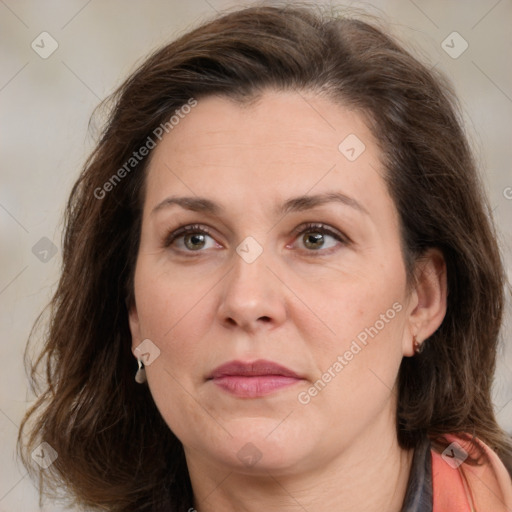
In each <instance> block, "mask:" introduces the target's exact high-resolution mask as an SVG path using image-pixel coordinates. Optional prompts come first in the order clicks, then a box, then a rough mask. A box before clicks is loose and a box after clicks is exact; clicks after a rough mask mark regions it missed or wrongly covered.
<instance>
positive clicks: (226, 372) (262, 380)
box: [209, 359, 302, 398]
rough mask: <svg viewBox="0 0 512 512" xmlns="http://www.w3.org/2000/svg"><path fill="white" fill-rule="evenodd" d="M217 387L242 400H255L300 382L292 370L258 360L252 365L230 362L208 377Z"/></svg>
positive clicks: (299, 378) (300, 378)
mask: <svg viewBox="0 0 512 512" xmlns="http://www.w3.org/2000/svg"><path fill="white" fill-rule="evenodd" d="M209 380H212V381H213V382H214V383H215V384H217V386H219V387H220V388H222V389H224V390H225V391H227V392H229V393H231V394H233V395H235V396H238V397H244V398H257V397H260V396H263V395H267V394H269V393H272V392H273V391H276V390H278V389H281V388H284V387H287V386H291V385H292V384H295V383H297V382H299V381H300V380H302V377H300V376H299V375H297V374H296V373H295V372H293V371H292V370H290V369H288V368H285V367H284V366H281V365H279V364H277V363H273V362H272V361H265V360H263V359H260V360H258V361H254V362H252V363H244V362H242V361H230V362H229V363H226V364H223V365H221V366H219V367H218V368H216V369H215V370H214V371H213V372H212V373H211V375H210V377H209Z"/></svg>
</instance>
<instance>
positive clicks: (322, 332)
mask: <svg viewBox="0 0 512 512" xmlns="http://www.w3.org/2000/svg"><path fill="white" fill-rule="evenodd" d="M349 134H356V135H357V137H358V138H359V139H360V140H361V141H363V142H364V144H365V146H366V149H365V151H364V152H363V153H362V154H361V155H360V156H359V157H358V158H357V159H356V160H355V161H352V162H351V161H349V160H348V159H347V158H346V157H345V156H344V154H342V153H341V152H340V150H339V149H338V146H339V144H340V142H342V141H343V140H344V139H345V137H346V136H347V135H349ZM379 157H380V151H379V149H378V146H377V143H376V141H375V139H374V137H373V136H372V134H371V132H370V130H369V128H368V127H367V125H366V124H365V122H364V119H363V117H362V116H361V115H360V114H359V113H357V112H355V111H352V110H349V109H348V108H346V107H343V106H341V105H339V104H335V103H334V102H332V101H331V100H328V99H326V98H322V97H319V96H317V95H315V94H313V93H306V92H302V93H301V94H298V93H296V92H276V91H266V92H265V93H264V95H263V96H262V98H261V99H260V100H259V101H258V102H257V103H255V104H252V105H251V106H248V107H241V106H239V105H238V104H236V103H234V102H232V101H231V100H228V99H226V98H222V97H213V96H211V97H207V98H204V99H200V100H199V101H198V104H197V106H196V107H195V108H194V109H192V111H191V113H190V114H188V115H187V116H186V117H185V118H184V119H183V120H181V121H180V123H179V125H177V126H176V127H175V128H174V129H173V130H172V131H171V132H170V133H169V134H167V135H166V136H165V137H164V138H163V139H162V141H161V143H160V144H159V145H158V146H157V148H155V150H154V151H153V154H152V155H151V162H150V165H149V167H148V175H147V189H146V196H145V201H144V209H143V222H142V231H141V243H140V248H139V253H138V257H137V263H136V271H135V304H134V305H133V307H132V308H131V309H130V315H129V319H130V329H131V332H132V351H133V353H134V355H135V357H137V356H138V355H139V354H138V353H137V352H136V350H135V349H136V347H137V346H138V345H139V344H140V343H141V342H142V341H143V340H144V339H150V340H151V342H152V343H154V344H155V346H157V347H158V349H159V350H160V354H159V356H158V357H156V358H155V359H154V361H153V362H151V364H150V365H148V366H146V374H147V379H148V385H149V387H150V391H151V394H152V396H153V399H154V400H155V403H156V405H157V407H158V409H159V411H160V412H161V414H162V416H163V418H164V419H165V421H166V423H167V424H168V425H169V428H170V429H171V430H172V431H173V432H174V433H175V434H176V436H177V437H178V438H179V439H180V441H181V442H182V443H183V445H184V450H185V455H186V459H187V464H188V468H189V473H190V478H191V482H192V486H193V491H194V496H195V502H194V503H191V504H190V507H195V508H196V509H198V510H199V511H200V512H213V511H218V510H223V511H228V512H229V511H235V510H236V511H247V512H249V511H261V510H269V511H274V510H280V511H292V510H293V511H295V510H304V508H305V509H307V510H308V511H309V512H315V511H325V510H337V511H339V512H349V511H353V512H355V511H360V510H365V511H367V512H372V511H379V512H382V511H399V510H400V507H401V505H402V502H403V498H404V495H405V491H406V486H407V479H408V475H409V471H410V467H411V461H412V455H413V454H412V451H405V450H402V449H401V448H400V447H399V446H398V442H397V438H396V420H395V411H396V391H397V388H396V379H397V374H398V370H399V366H400V362H401V360H402V358H403V357H411V356H413V337H414V336H416V337H417V339H418V341H423V340H425V339H426V338H428V336H430V335H431V334H432V333H433V332H434V331H435V330H436V329H437V328H438V327H439V325H440V324H441V322H442V320H443V317H444V315H445V312H446V271H445V264H444V260H443V258H442V255H441V253H440V252H439V251H437V250H435V249H432V250H430V251H429V252H428V253H427V254H426V256H425V258H424V259H423V260H422V261H421V264H419V263H418V265H417V267H416V277H417V282H416V284H415V285H414V287H413V289H412V290H411V289H408V288H407V286H406V273H405V266H404V261H403V255H402V253H401V249H400V235H399V221H398V214H397V211H396V208H395V205H394V203H393V201H392V199H391V197H390V195H389V193H388V191H387V189H386V185H385V182H384V180H383V178H382V165H381V163H380V159H379ZM328 191H330V192H332V191H339V192H342V193H343V194H345V195H347V196H349V197H351V198H352V199H354V200H356V201H357V202H358V203H360V204H361V205H362V207H363V208H364V209H365V210H366V211H367V213H363V212H362V211H359V210H357V209H356V208H353V207H351V206H349V205H346V204H341V203H335V202H329V203H326V204H323V205H320V206H315V207H314V208H312V209H309V210H306V211H296V212H289V213H287V214H286V215H284V216H283V215H282V214H276V213H275V212H274V208H275V207H276V205H279V204H281V203H282V202H284V201H285V200H287V199H289V198H291V197H295V196H301V195H304V194H307V195H308V196H310V195H314V194H320V193H323V192H328ZM169 196H192V197H194V196H200V197H205V198H208V199H210V200H212V201H215V202H216V203H219V204H220V205H221V206H222V207H223V208H224V211H222V212H221V213H219V214H217V215H213V214H210V213H203V212H194V211H190V210H187V209H185V208H182V207H181V206H178V205H172V206H169V207H167V208H161V209H159V210H157V212H155V213H152V210H153V209H154V208H155V206H156V205H158V204H159V203H160V202H161V201H163V200H164V199H166V198H167V197H169ZM307 222H314V223H323V224H325V225H326V226H327V227H329V228H331V229H333V230H335V231H338V232H340V234H342V235H344V236H345V237H348V239H349V241H348V242H346V243H343V242H339V241H338V240H336V239H335V238H333V237H332V236H331V235H328V234H326V235H324V238H323V239H322V237H321V236H320V237H319V238H320V241H319V242H318V243H317V244H316V245H313V247H319V248H318V249H315V248H311V245H308V244H307V242H308V240H310V239H311V237H312V236H313V237H314V236H317V237H318V236H319V235H321V234H318V230H317V229H315V228H313V229H307V228H305V229H306V232H305V233H303V234H296V233H294V232H293V230H294V229H295V228H296V227H300V226H301V225H302V224H304V223H307ZM189 224H201V225H206V226H207V227H208V228H209V230H210V233H209V234H208V235H205V237H204V238H202V239H201V238H200V239H199V240H198V239H197V238H196V239H193V240H192V241H191V240H190V238H191V237H190V236H189V237H187V236H186V235H185V236H182V237H181V238H178V239H176V240H175V241H174V242H173V243H172V244H171V245H170V246H169V247H164V243H163V241H164V239H165V238H166V236H167V235H168V233H169V232H172V231H175V230H176V229H177V228H178V227H180V226H182V225H189ZM199 234H200V233H199ZM248 236H251V237H253V238H254V239H255V240H256V241H257V242H258V244H259V245H260V247H261V248H262V250H263V252H262V253H261V254H260V255H259V257H257V258H256V259H255V261H253V262H252V263H247V262H246V261H245V260H244V259H243V258H242V257H241V256H239V254H238V253H237V251H236V248H237V246H238V245H239V244H240V243H241V242H242V241H243V240H244V239H245V238H246V237H248ZM308 236H309V238H308ZM192 238H193V237H192ZM185 242H187V243H188V245H185ZM201 244H204V245H201ZM190 247H192V249H191V248H190ZM196 247H198V249H196V250H193V249H195V248H196ZM251 250H252V249H251ZM396 303H398V304H399V305H400V306H401V309H400V311H399V312H398V313H396V315H395V316H394V318H393V319H391V320H389V321H388V322H386V323H385V325H384V327H383V328H382V329H380V330H379V331H378V334H377V335H375V336H374V337H373V338H369V339H368V343H367V345H366V346H363V345H361V346H362V347H363V348H362V350H361V351H359V352H358V353H357V354H356V355H354V357H353V358H352V359H351V360H350V361H346V362H347V364H346V365H344V367H343V369H342V371H339V372H338V373H336V372H334V375H335V377H333V378H332V379H331V380H330V382H328V383H327V385H325V387H324V388H323V389H322V390H321V391H320V392H318V393H317V394H316V396H314V397H311V400H310V401H309V403H307V404H303V403H300V402H299V400H298V395H299V393H301V392H302V393H303V395H302V396H304V392H307V390H308V389H310V388H311V386H312V385H313V384H314V383H315V381H317V380H318V379H319V378H321V377H322V375H323V374H324V373H325V372H326V371H327V370H328V368H330V367H331V368H332V366H333V363H335V362H336V361H337V357H338V356H339V355H341V356H343V354H344V353H345V352H346V351H347V350H348V349H349V348H350V346H351V342H352V341H353V340H354V339H356V337H357V335H358V334H360V333H361V332H362V331H364V330H365V328H369V327H370V326H375V325H376V321H377V320H379V319H380V318H381V315H382V314H386V311H388V310H389V309H390V308H392V305H393V304H396ZM427 343H428V341H427ZM234 359H239V360H243V361H254V360H256V359H268V360H272V361H275V362H278V363H280V364H281V365H284V366H286V367H288V368H290V369H292V370H293V371H295V372H296V373H297V374H299V375H301V376H302V377H303V380H301V381H298V382H297V383H296V384H293V385H292V386H289V387H287V388H284V389H281V390H278V391H275V392H273V393H272V394H270V395H267V396H265V397H263V398H256V399H255V398H240V397H235V396H233V395H231V394H228V393H226V392H225V391H223V390H222V389H220V388H219V387H218V386H216V385H215V384H213V383H212V382H211V381H207V380H206V377H207V376H208V375H209V373H210V372H211V371H212V370H213V369H214V368H216V367H217V366H219V365H220V364H223V363H225V362H227V361H231V360H234ZM332 374H333V371H332V370H331V375H332ZM247 443H252V445H250V448H246V450H249V451H251V450H252V452H251V453H252V454H255V456H256V455H257V456H259V457H260V458H259V460H258V461H257V462H256V463H255V464H252V465H251V464H249V463H247V461H244V460H243V459H242V460H241V459H240V458H239V457H238V456H237V453H238V452H239V450H240V449H241V448H242V447H243V446H244V445H246V444H247ZM382 475H386V477H385V478H382ZM303 507H304V508H303Z"/></svg>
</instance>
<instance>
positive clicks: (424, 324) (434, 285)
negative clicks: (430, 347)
mask: <svg viewBox="0 0 512 512" xmlns="http://www.w3.org/2000/svg"><path fill="white" fill-rule="evenodd" d="M414 275H415V278H416V279H415V284H414V287H413V290H412V292H411V298H410V302H409V307H408V309H409V311H408V325H409V333H410V335H409V336H405V337H404V342H403V343H404V346H403V353H404V356H413V355H414V346H413V339H414V337H416V340H417V341H418V342H419V343H425V340H426V339H427V338H428V337H429V336H431V335H432V334H433V333H434V332H435V331H436V330H437V329H438V327H439V326H440V325H441V323H442V322H443V319H444V317H445V315H446V307H447V306H446V303H447V296H448V285H447V276H446V262H445V259H444V256H443V253H442V252H441V251H440V250H439V249H437V248H430V249H428V250H427V251H426V252H425V254H424V255H423V256H422V257H421V258H420V259H419V260H418V261H417V263H416V265H415V272H414Z"/></svg>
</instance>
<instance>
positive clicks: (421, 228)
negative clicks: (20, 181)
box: [18, 5, 512, 512]
mask: <svg viewBox="0 0 512 512" xmlns="http://www.w3.org/2000/svg"><path fill="white" fill-rule="evenodd" d="M363 18H364V17H363ZM268 89H273V90H293V91H297V92H299V93H300V92H301V91H312V92H316V93H317V94H319V95H323V96H324V97H326V98H328V99H330V100H332V101H334V102H339V103H340V104H342V105H345V106H349V107H350V108H354V109H356V110H357V111H358V112H360V113H361V114H362V115H363V116H364V117H365V119H366V121H367V122H368V125H369V127H370V128H371V130H372V131H373V133H374V135H375V138H376V140H377V141H379V144H380V149H381V154H382V163H383V166H384V169H385V176H384V178H385V180H386V184H387V186H388V190H389V193H390V195H391V197H392V199H393V201H394V203H395V205H396V208H397V210H398V212H399V217H400V229H401V239H402V252H403V255H404V262H405V266H406V270H407V276H408V282H409V283H413V282H414V274H413V269H414V264H415V263H416V262H417V261H418V260H419V259H420V258H421V256H422V254H423V253H424V251H425V250H426V249H427V248H430V247H437V248H439V249H440V250H441V251H442V252H443V254H444V257H445V260H446V263H447V279H448V290H449V293H448V299H447V301H448V307H447V312H446V316H445V318H444V320H443V322H442V324H441V326H440V327H439V329H438V330H437V331H436V332H435V333H434V334H433V335H432V336H431V337H430V338H429V339H428V340H426V342H425V348H424V350H423V351H422V352H421V353H420V354H419V355H417V356H416V357H407V358H404V359H403V361H402V363H401V367H400V370H399V374H398V384H399V390H398V407H397V412H396V419H397V438H398V441H399V443H400V445H401V446H402V447H403V448H413V447H415V446H417V445H418V443H419V442H420V440H421V439H422V436H424V435H428V436H429V437H430V438H431V440H432V441H433V442H434V443H440V444H442V441H443V434H447V433H467V434H469V435H470V436H474V437H478V438H479V439H481V440H483V441H484V442H486V443H487V444H488V445H490V446H491V447H492V448H493V449H495V450H496V451H497V453H498V455H499V456H500V457H501V458H502V460H503V461H504V462H505V463H506V464H507V466H508V467H509V468H511V467H512V463H511V462H510V460H511V456H512V443H511V439H510V437H509V436H508V435H507V434H506V433H505V432H504V431H503V430H502V429H501V428H500V426H499V425H498V423H497V421H496V418H495V413H494V411H493V406H492V400H491V385H492V380H493V375H494V371H495V363H496V354H497V349H498V341H499V332H500V326H501V322H502V314H503V307H504V298H505V285H504V283H506V282H507V281H506V275H505V273H504V270H503V264H502V260H501V255H500V251H499V246H498V243H497V233H496V230H495V228H494V223H493V219H492V214H491V211H490V208H489V204H488V200H487V198H486V196H485V193H484V192H483V187H482V183H481V178H480V177H479V174H478V171H477V168H476V163H475V160H474V157H473V155H472V151H471V148H470V146H469V143H468V140H467V137H466V135H465V133H464V128H463V122H462V116H461V113H460V108H459V106H458V102H457V100H456V97H455V95H454V93H453V89H452V87H451V85H450V83H449V82H448V81H447V79H445V78H444V77H443V76H442V75H441V74H440V73H438V72H437V71H435V70H434V69H429V68H428V67H427V66H426V65H424V64H422V63H421V62H419V60H417V59H416V58H415V57H414V56H412V55H411V53H409V52H408V51H407V50H406V49H404V48H403V46H402V45H401V44H399V43H398V42H396V41H395V39H394V38H393V37H391V36H390V35H389V34H388V33H387V31H386V30H385V29H382V28H381V27H380V24H379V22H377V21H375V20H373V19H372V20H370V21H368V20H367V19H365V20H363V19H362V18H361V16H359V15H350V14H349V15H345V14H339V13H333V12H332V11H331V12H328V11H326V10H325V8H324V9H322V8H320V7H319V6H315V7H313V6H307V5H300V6H296V5H295V6H292V5H285V6H281V7H279V6H265V5H255V6H252V7H249V8H245V9H242V10H237V11H234V12H229V13H223V14H222V15H220V16H217V17H216V18H214V19H213V20H208V21H207V22H203V23H202V24H201V25H200V26H198V27H197V28H195V29H194V30H192V31H190V32H188V33H186V34H184V35H182V36H181V37H179V38H178V39H177V40H175V41H173V42H171V43H170V44H167V45H166V46H164V47H162V48H161V49H159V50H157V51H156V52H154V53H153V54H152V55H150V56H149V57H148V58H147V59H146V60H145V61H144V62H143V63H142V64H141V65H140V67H139V68H138V69H137V70H136V71H135V72H134V73H133V74H132V75H131V76H130V77H129V78H128V79H127V80H126V81H125V82H124V83H123V84H122V85H121V86H120V87H119V88H118V89H117V90H116V91H115V92H114V93H113V94H112V95H111V96H110V97H109V98H108V102H107V105H110V111H109V115H108V121H107V123H106V125H105V127H104V129H103V131H102V133H101V137H100V140H99V142H98V144H97V146H96V148H95V149H94V151H93V152H92V154H91V155H90V156H89V158H88V159H87V161H86V162H85V165H84V168H83V170H82V172H81V174H80V176H79V178H78V180H77V181H76V183H75V184H74V186H73V188H72V191H71V194H70V197H69V200H68V203H67V207H66V211H65V231H64V237H63V244H62V245H63V251H62V258H63V266H62V273H61V276H60V280H59V283H58V287H57V289H56V291H55V294H54V296H53V298H52V300H51V302H50V304H49V305H48V306H47V308H46V309H45V310H44V311H43V312H42V313H41V314H40V315H39V317H38V318H37V320H36V322H35V324H34V327H33V329H32V331H31V333H30V336H29V344H28V345H27V352H26V358H27V359H26V362H27V365H28V366H29V374H30V380H31V382H32V385H33V388H34V389H35V390H36V391H37V392H38V393H39V396H38V399H37V401H36V403H35V404H34V405H33V407H32V408H31V409H30V410H29V411H28V412H27V414H26V416H25V418H24V420H23V423H22V426H21V427H20V432H19V437H18V450H19V453H20V456H21V458H22V460H23V461H24V464H25V465H26V466H27V469H28V470H29V471H30V472H31V474H32V475H39V477H40V479H41V487H40V493H41V494H40V495H41V496H42V495H43V492H45V493H47V494H49V493H50V492H51V491H53V493H54V495H57V494H58V492H57V491H58V489H59V488H60V487H63V488H64V489H67V491H68V492H69V493H70V495H71V496H73V497H74V500H75V502H76V503H79V504H82V505H85V506H89V507H94V508H96V509H98V510H108V511H116V512H134V511H141V512H142V511H157V510H167V511H169V510H172V511H186V510H187V509H188V508H189V507H190V506H191V505H192V503H193V495H192V489H191V485H190V478H189V475H188V471H187V466H186V461H185V457H184V451H183V447H182V445H181V443H180V441H179V440H178V439H177V438H176V437H175V435H174V434H173V433H172V432H171V430H170V429H169V427H168V426H167V425H166V423H165V422H164V420H163V418H162V417H161V415H160V413H159V411H158V410H157V408H156V406H155V403H154V401H153V399H152V397H151V394H150V391H149V388H148V387H147V386H141V385H138V384H136V383H135V381H134V374H135V371H136V367H137V366H136V361H135V359H134V357H133V355H132V352H131V334H130V330H129V324H128V307H129V305H130V304H131V303H132V301H133V299H134V291H133V275H134V268H135V262H136V256H137V251H138V245H139V237H140V229H141V212H142V206H143V197H144V184H145V170H146V168H147V164H148V160H149V156H147V157H145V158H142V159H141V160H140V161H138V162H136V163H134V165H133V166H131V167H130V170H129V172H126V173H124V174H123V178H122V179H120V180H118V181H116V182H115V186H114V185H112V187H111V188H112V189H113V190H110V191H109V193H103V192H102V193H99V192H98V191H99V190H106V188H105V184H106V183H107V182H109V180H111V179H112V177H113V176H114V175H115V174H116V173H119V170H120V169H121V168H123V166H126V162H128V161H130V158H132V157H133V154H134V152H137V151H138V149H139V148H141V147H142V146H143V145H145V144H146V141H147V140H148V136H151V134H153V133H154V130H155V128H157V127H158V126H159V125H161V124H162V123H166V122H168V120H169V118H170V116H172V115H173V113H174V112H175V111H176V110H178V109H180V108H181V107H182V106H183V105H184V104H186V103H187V102H188V101H190V99H191V98H194V99H196V100H197V101H199V102H200V101H201V98H204V97H206V96H209V95H213V94H215V95H220V96H223V97H227V98H231V99H232V100H234V101H238V102H239V103H240V104H241V105H242V104H247V103H249V102H251V101H255V100H257V99H258V98H259V97H260V96H261V94H262V93H263V92H264V91H265V90H268ZM132 163H133V162H132ZM125 170H126V167H125ZM118 176H119V174H118ZM111 183H112V182H111ZM48 308H49V321H47V322H46V323H45V324H44V325H45V331H44V336H43V337H44V345H43V347H42V349H41V350H40V351H39V352H38V354H37V357H34V358H32V359H31V358H30V357H29V356H28V353H29V347H30V346H31V344H30V340H31V339H32V338H33V334H34V330H35V328H36V326H37V325H39V324H40V323H41V321H42V317H43V313H44V312H45V311H47V309H48ZM41 441H46V442H47V443H49V444H50V445H51V446H52V447H53V448H54V449H55V450H56V452H57V453H58V458H57V459H56V460H55V461H54V462H53V464H52V465H51V466H50V467H49V468H48V469H46V470H39V473H37V472H36V468H35V466H34V465H33V464H32V462H31V458H30V454H31V451H32V450H33V449H34V448H35V447H36V446H37V445H38V444H39V443H40V442H41Z"/></svg>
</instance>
